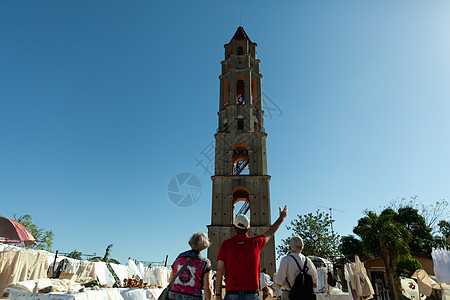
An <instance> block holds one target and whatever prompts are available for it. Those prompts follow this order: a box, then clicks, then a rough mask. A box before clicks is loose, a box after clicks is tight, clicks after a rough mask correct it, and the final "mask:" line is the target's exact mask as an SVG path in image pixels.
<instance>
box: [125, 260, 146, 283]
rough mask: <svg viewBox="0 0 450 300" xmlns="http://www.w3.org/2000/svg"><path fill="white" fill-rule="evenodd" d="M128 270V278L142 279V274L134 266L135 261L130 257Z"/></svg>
mask: <svg viewBox="0 0 450 300" xmlns="http://www.w3.org/2000/svg"><path fill="white" fill-rule="evenodd" d="M128 272H129V274H128V275H129V278H136V279H144V276H143V275H142V274H141V272H140V271H139V269H138V267H137V266H136V263H135V262H134V260H132V259H129V260H128Z"/></svg>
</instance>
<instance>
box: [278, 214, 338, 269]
mask: <svg viewBox="0 0 450 300" xmlns="http://www.w3.org/2000/svg"><path fill="white" fill-rule="evenodd" d="M297 217H298V219H295V220H293V221H291V223H290V225H288V226H286V228H287V229H288V230H291V231H293V232H292V236H296V235H297V236H300V237H301V238H302V239H303V244H304V249H303V252H302V253H303V254H305V255H314V256H319V257H323V258H326V259H328V260H330V261H335V260H336V258H338V257H340V256H341V255H342V254H341V251H340V248H339V245H340V236H339V235H338V234H336V233H335V232H333V231H332V229H331V226H332V224H333V222H334V220H333V219H332V218H331V216H330V215H329V214H328V213H324V212H321V211H319V210H317V211H316V213H315V214H313V213H309V214H306V215H303V216H302V215H297ZM277 253H278V257H281V256H283V255H287V254H289V238H286V239H282V240H281V244H280V245H278V247H277Z"/></svg>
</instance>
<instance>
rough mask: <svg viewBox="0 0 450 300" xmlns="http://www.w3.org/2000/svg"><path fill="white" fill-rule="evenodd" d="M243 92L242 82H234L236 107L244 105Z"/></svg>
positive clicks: (239, 80) (243, 84) (240, 80)
mask: <svg viewBox="0 0 450 300" xmlns="http://www.w3.org/2000/svg"><path fill="white" fill-rule="evenodd" d="M244 91H245V83H244V80H243V79H238V81H237V82H236V104H237V105H244V104H245V99H244Z"/></svg>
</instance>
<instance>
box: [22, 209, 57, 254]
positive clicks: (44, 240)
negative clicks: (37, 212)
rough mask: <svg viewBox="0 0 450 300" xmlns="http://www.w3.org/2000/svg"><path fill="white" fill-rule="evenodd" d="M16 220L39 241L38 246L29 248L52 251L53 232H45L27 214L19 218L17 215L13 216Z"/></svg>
mask: <svg viewBox="0 0 450 300" xmlns="http://www.w3.org/2000/svg"><path fill="white" fill-rule="evenodd" d="M13 217H14V220H15V221H16V222H19V223H20V224H22V225H23V226H25V228H26V229H27V230H28V231H29V232H30V233H31V234H32V235H33V237H34V239H35V240H36V241H37V243H38V245H37V246H28V248H31V247H33V248H37V249H39V250H47V251H51V249H52V245H53V236H54V234H53V231H51V230H45V229H44V228H41V227H39V226H37V225H36V224H34V223H33V220H32V218H31V215H28V214H25V215H22V216H20V217H17V215H16V214H14V215H13Z"/></svg>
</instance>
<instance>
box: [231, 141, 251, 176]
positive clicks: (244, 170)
mask: <svg viewBox="0 0 450 300" xmlns="http://www.w3.org/2000/svg"><path fill="white" fill-rule="evenodd" d="M232 162H233V170H232V171H233V172H232V174H233V175H248V174H250V166H249V162H250V159H249V156H248V146H247V145H246V144H244V143H237V144H236V145H234V147H233V157H232Z"/></svg>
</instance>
